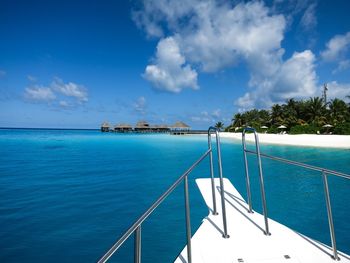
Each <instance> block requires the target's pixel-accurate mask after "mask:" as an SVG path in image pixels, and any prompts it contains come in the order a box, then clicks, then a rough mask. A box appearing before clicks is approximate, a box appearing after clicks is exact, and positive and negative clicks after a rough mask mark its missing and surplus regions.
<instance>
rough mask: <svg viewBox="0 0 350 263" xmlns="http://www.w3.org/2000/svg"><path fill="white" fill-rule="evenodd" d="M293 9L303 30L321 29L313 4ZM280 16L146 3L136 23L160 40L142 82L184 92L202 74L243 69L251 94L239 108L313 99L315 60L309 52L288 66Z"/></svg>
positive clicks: (243, 6) (194, 0)
mask: <svg viewBox="0 0 350 263" xmlns="http://www.w3.org/2000/svg"><path fill="white" fill-rule="evenodd" d="M275 2H276V3H275V5H276V6H277V5H279V4H280V3H282V2H280V1H275ZM289 4H290V5H291V6H292V8H291V10H292V11H291V14H292V13H293V14H302V15H301V17H302V19H301V21H300V24H301V26H302V27H304V28H305V29H307V28H309V29H310V28H312V27H314V26H315V25H316V24H317V19H316V15H315V10H316V6H317V5H316V2H315V1H307V2H305V1H299V0H293V1H292V0H291V1H289V2H288V5H289ZM284 5H285V4H284ZM278 13H279V12H275V11H274V10H273V8H272V7H271V8H269V7H268V6H266V5H265V4H264V2H263V1H250V2H243V1H242V2H240V3H237V1H236V2H235V1H234V3H229V2H224V1H212V0H202V1H200V0H190V1H185V2H179V1H175V0H148V1H146V0H145V1H143V2H142V8H141V9H140V10H137V11H135V12H134V15H133V18H134V20H135V21H136V24H137V25H138V26H139V27H140V28H142V29H143V30H145V31H146V33H147V34H148V36H150V37H158V38H161V39H160V41H159V43H158V46H157V51H156V56H155V59H154V62H153V63H151V65H148V66H147V67H146V70H145V73H144V77H145V78H146V79H147V80H149V81H150V82H151V83H152V84H153V85H154V86H155V87H156V88H158V89H163V90H167V91H171V92H180V91H181V90H183V88H185V87H190V88H193V89H198V88H199V87H198V84H197V74H198V72H209V73H210V72H217V71H220V70H223V69H225V68H232V67H236V66H239V65H243V66H246V68H247V69H248V70H249V73H250V80H249V83H248V86H249V89H250V90H249V92H247V93H245V94H244V95H243V96H242V97H241V98H239V99H238V100H237V101H236V105H238V106H239V107H245V108H247V107H268V106H270V105H271V104H272V103H275V102H280V101H283V100H285V98H288V97H289V96H293V97H306V96H310V95H312V94H314V92H315V90H316V89H317V85H316V82H317V76H316V73H315V56H314V54H313V53H312V52H311V51H309V50H305V51H302V52H299V53H295V54H293V55H292V56H291V57H290V58H288V59H287V60H286V61H284V59H283V55H284V49H283V48H282V46H281V43H282V41H283V39H284V33H285V31H286V27H287V22H288V21H287V18H286V17H285V16H284V15H282V14H278ZM167 35H168V36H167ZM165 36H167V37H165ZM204 117H205V116H195V119H199V118H204Z"/></svg>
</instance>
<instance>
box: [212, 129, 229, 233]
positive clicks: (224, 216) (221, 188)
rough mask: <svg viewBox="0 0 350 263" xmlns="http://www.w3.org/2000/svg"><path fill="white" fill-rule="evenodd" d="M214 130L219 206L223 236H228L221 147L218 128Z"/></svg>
mask: <svg viewBox="0 0 350 263" xmlns="http://www.w3.org/2000/svg"><path fill="white" fill-rule="evenodd" d="M215 130H216V149H217V153H218V166H219V175H220V192H221V206H222V221H223V225H224V234H223V237H224V238H229V237H230V236H229V235H228V234H227V222H226V207H225V189H224V180H223V175H222V162H221V149H220V136H219V131H218V129H215Z"/></svg>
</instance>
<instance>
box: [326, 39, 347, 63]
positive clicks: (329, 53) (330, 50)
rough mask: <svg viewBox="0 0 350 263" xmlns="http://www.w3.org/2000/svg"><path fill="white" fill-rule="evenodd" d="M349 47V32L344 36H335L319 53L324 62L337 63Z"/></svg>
mask: <svg viewBox="0 0 350 263" xmlns="http://www.w3.org/2000/svg"><path fill="white" fill-rule="evenodd" d="M349 46H350V32H347V33H346V34H345V35H336V36H334V37H333V38H332V39H331V40H329V41H328V42H327V44H326V49H325V50H324V51H322V52H321V57H322V58H323V59H324V60H325V61H328V62H330V61H337V60H340V59H342V58H343V56H344V55H345V53H346V51H347V50H348V49H349Z"/></svg>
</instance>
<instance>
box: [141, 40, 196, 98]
mask: <svg viewBox="0 0 350 263" xmlns="http://www.w3.org/2000/svg"><path fill="white" fill-rule="evenodd" d="M154 62H155V63H154V64H152V65H148V66H147V67H146V70H145V73H144V75H143V76H144V77H145V78H146V79H147V80H149V81H150V82H151V83H152V84H153V85H154V86H155V87H156V88H157V89H159V90H164V91H169V92H173V93H178V92H180V91H181V90H182V89H185V88H192V89H197V88H198V85H197V72H196V71H195V70H193V69H192V68H191V66H189V65H186V61H185V57H184V56H183V55H182V54H181V53H180V48H179V46H178V44H177V42H176V40H175V39H174V38H172V37H168V38H165V39H162V40H160V41H159V43H158V46H157V53H156V58H155V61H154Z"/></svg>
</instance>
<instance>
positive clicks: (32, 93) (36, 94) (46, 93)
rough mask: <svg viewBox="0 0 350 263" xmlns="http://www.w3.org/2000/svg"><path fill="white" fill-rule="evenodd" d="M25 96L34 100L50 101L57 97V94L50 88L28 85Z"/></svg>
mask: <svg viewBox="0 0 350 263" xmlns="http://www.w3.org/2000/svg"><path fill="white" fill-rule="evenodd" d="M24 97H25V98H26V99H27V100H30V101H34V102H49V101H53V100H55V99H56V96H55V94H54V93H53V92H52V90H51V89H50V88H46V87H42V86H34V87H30V88H29V87H28V88H26V89H25V93H24Z"/></svg>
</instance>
